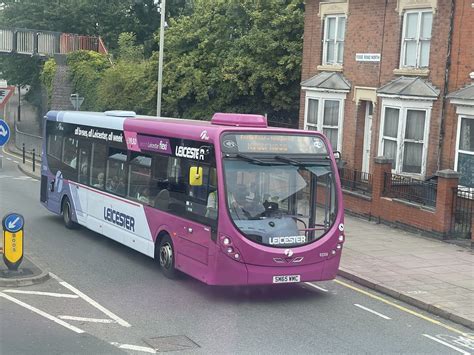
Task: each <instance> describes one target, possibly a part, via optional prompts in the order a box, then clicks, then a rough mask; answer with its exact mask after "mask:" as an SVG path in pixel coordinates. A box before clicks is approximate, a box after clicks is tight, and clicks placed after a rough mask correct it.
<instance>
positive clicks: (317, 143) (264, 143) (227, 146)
mask: <svg viewBox="0 0 474 355" xmlns="http://www.w3.org/2000/svg"><path fill="white" fill-rule="evenodd" d="M222 150H223V152H224V153H271V154H327V149H326V145H325V144H324V142H323V140H322V139H321V138H320V137H317V136H290V135H278V134H265V135H263V134H227V135H225V136H224V138H223V140H222Z"/></svg>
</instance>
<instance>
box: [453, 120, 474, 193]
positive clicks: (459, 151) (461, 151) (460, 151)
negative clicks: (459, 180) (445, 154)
mask: <svg viewBox="0 0 474 355" xmlns="http://www.w3.org/2000/svg"><path fill="white" fill-rule="evenodd" d="M463 119H468V120H474V116H470V115H465V114H462V115H458V126H457V129H456V131H457V132H456V154H455V156H454V170H456V171H458V161H459V153H461V154H467V155H474V151H472V152H470V151H468V150H461V149H459V140H460V139H461V122H462V120H463ZM471 189H473V190H474V188H471Z"/></svg>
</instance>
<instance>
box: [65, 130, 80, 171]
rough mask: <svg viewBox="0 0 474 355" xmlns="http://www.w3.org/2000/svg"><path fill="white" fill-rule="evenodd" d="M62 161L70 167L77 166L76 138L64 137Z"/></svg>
mask: <svg viewBox="0 0 474 355" xmlns="http://www.w3.org/2000/svg"><path fill="white" fill-rule="evenodd" d="M62 162H63V163H65V164H67V165H69V166H70V167H71V168H74V169H76V168H77V139H75V138H71V137H64V144H63V159H62Z"/></svg>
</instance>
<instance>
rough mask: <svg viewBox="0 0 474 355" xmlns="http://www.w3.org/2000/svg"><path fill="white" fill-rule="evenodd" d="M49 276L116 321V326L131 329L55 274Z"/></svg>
mask: <svg viewBox="0 0 474 355" xmlns="http://www.w3.org/2000/svg"><path fill="white" fill-rule="evenodd" d="M49 274H50V275H51V277H53V278H54V279H56V280H58V282H59V283H60V284H61V285H63V286H64V287H66V288H67V289H69V290H70V291H72V292H74V293H75V294H76V295H78V296H79V297H81V298H82V299H83V300H84V301H86V302H88V303H89V304H90V305H91V306H93V307H95V308H97V309H98V310H99V311H101V312H103V313H104V314H106V315H107V316H109V317H110V318H112V319H113V320H114V321H116V322H117V323H118V324H120V325H121V326H123V327H131V325H130V324H129V323H128V322H126V321H124V320H123V319H122V318H120V317H119V316H117V315H115V314H114V313H112V312H111V311H109V310H108V309H107V308H105V307H103V306H101V305H100V304H98V303H97V302H96V301H94V300H93V299H92V298H90V297H89V296H87V295H85V294H84V293H82V292H81V291H79V290H78V289H77V288H75V287H74V286H72V285H70V284H68V283H67V282H66V281H63V280H62V279H61V278H60V277H59V276H56V275H55V274H53V273H52V272H50V273H49Z"/></svg>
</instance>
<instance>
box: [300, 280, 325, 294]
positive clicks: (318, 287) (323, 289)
mask: <svg viewBox="0 0 474 355" xmlns="http://www.w3.org/2000/svg"><path fill="white" fill-rule="evenodd" d="M305 284H306V285H308V286H311V287H314V288H316V289H318V290H320V291H323V292H328V290H326V289H325V288H322V287H321V286H316V285H313V284H312V283H311V282H305Z"/></svg>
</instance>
